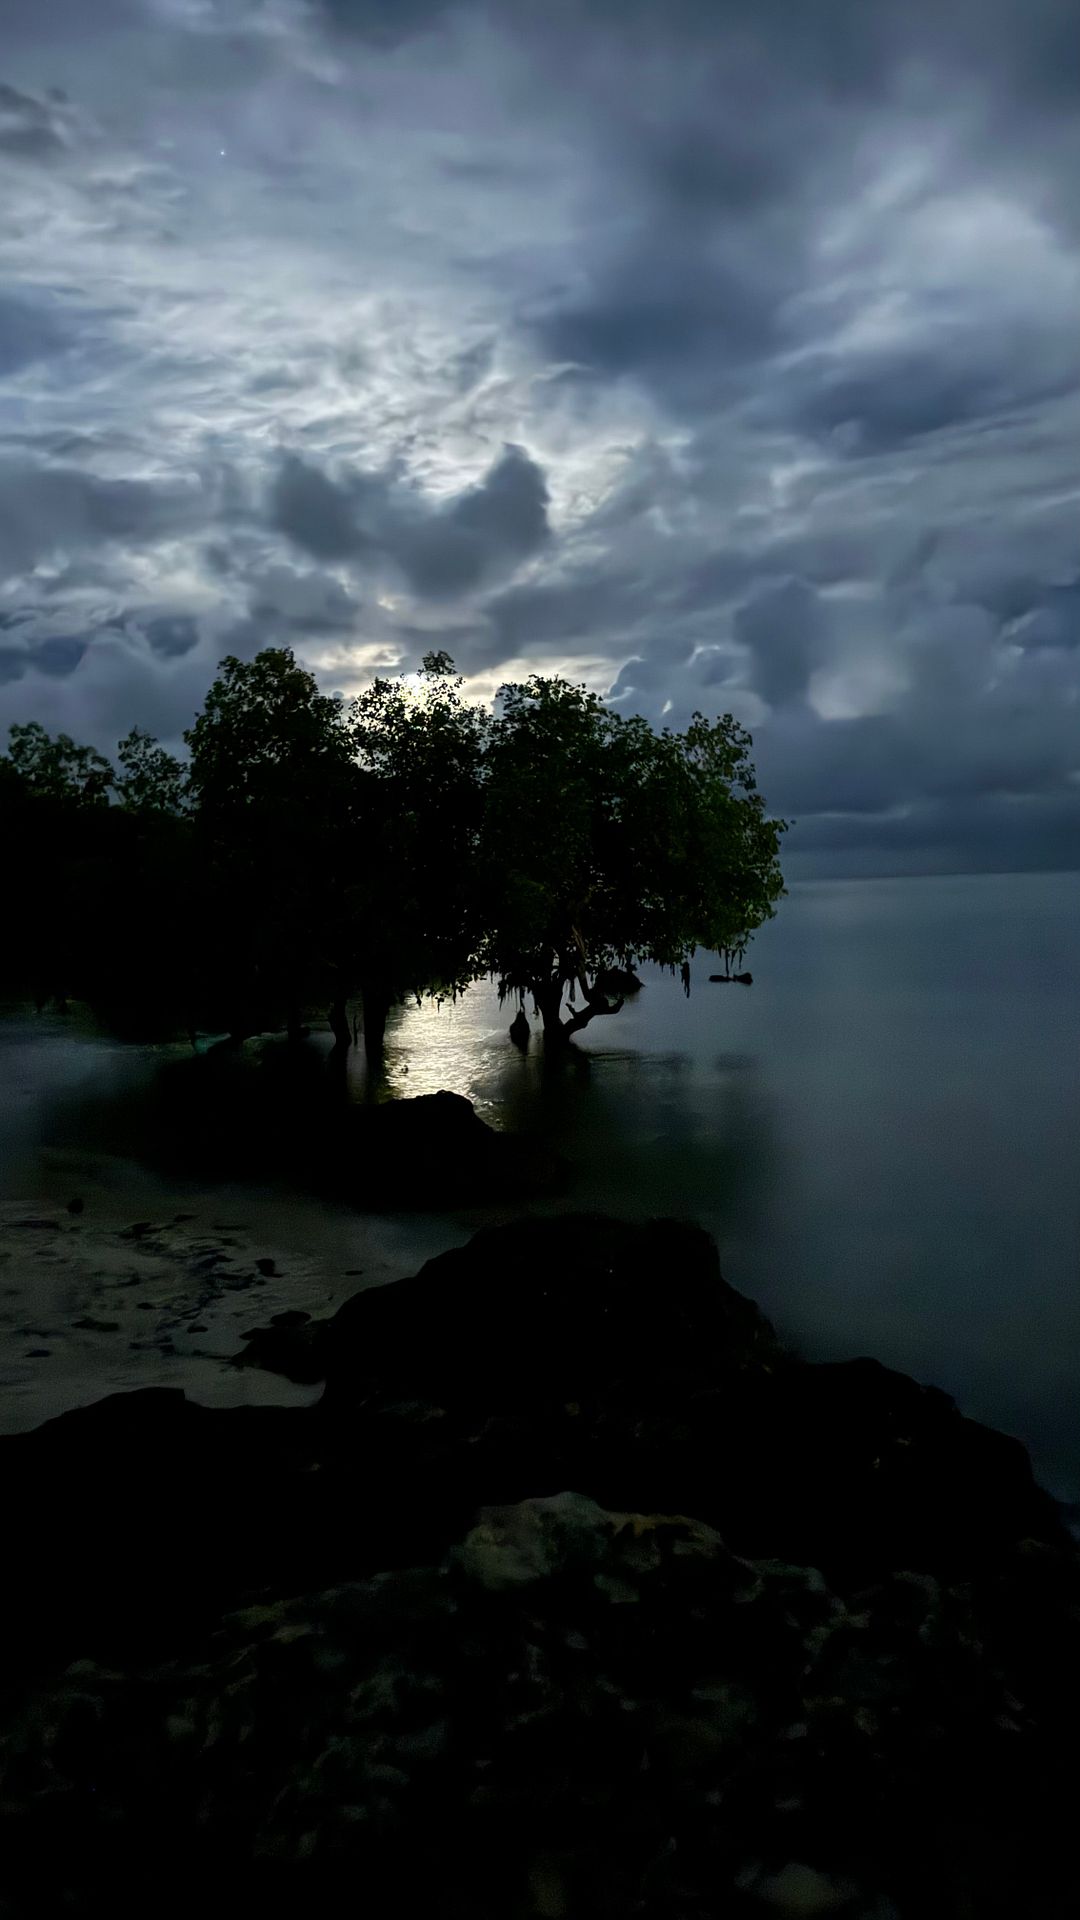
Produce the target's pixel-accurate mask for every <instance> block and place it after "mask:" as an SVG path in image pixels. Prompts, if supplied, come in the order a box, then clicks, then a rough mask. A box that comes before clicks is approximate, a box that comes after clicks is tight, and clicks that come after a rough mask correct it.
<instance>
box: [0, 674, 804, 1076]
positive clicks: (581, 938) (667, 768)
mask: <svg viewBox="0 0 1080 1920" xmlns="http://www.w3.org/2000/svg"><path fill="white" fill-rule="evenodd" d="M184 741H185V745H186V748H187V758H186V759H181V758H177V757H176V756H174V755H173V754H171V753H170V752H168V751H167V750H166V749H165V748H164V747H162V746H161V745H159V743H158V742H157V741H155V740H154V739H153V738H152V737H151V736H150V735H149V734H147V733H145V732H143V731H142V730H141V729H139V728H135V729H133V731H132V732H131V733H129V734H128V736H127V737H126V739H125V740H123V741H122V742H121V743H120V745H119V748H118V755H117V758H118V768H116V769H114V768H113V767H112V766H111V765H110V763H109V761H108V760H107V759H105V758H104V756H103V755H101V754H99V753H97V752H96V751H95V750H94V749H93V748H89V747H82V746H77V745H76V744H75V742H73V741H72V740H70V739H69V738H68V737H67V736H66V735H63V734H61V735H59V736H57V737H56V738H52V737H50V736H49V734H48V733H47V732H46V731H45V729H44V728H42V727H41V726H39V725H38V724H37V723H35V722H31V723H29V724H28V725H25V726H21V727H14V728H12V730H11V740H10V748H9V752H8V754H7V756H6V757H2V758H0V813H2V816H3V826H4V829H5V834H6V839H7V842H8V845H9V846H11V847H13V848H15V849H16V851H15V853H14V855H13V860H14V868H15V877H16V882H17V885H16V899H17V901H18V902H19V903H20V910H19V912H18V921H19V931H18V933H17V936H16V939H15V940H14V942H13V943H12V944H11V946H10V948H9V951H8V954H7V957H6V969H5V970H6V973H7V976H8V984H9V985H11V984H14V983H16V976H18V980H17V984H19V985H22V986H24V987H27V986H29V987H30V988H31V990H33V991H34V992H35V993H36V995H37V997H38V998H39V1000H40V999H42V998H44V997H47V996H49V995H53V994H57V995H62V996H67V995H69V994H70V995H72V996H73V997H82V998H85V999H88V1000H91V1001H92V1002H94V1003H95V1004H98V1005H99V1006H101V1007H103V1008H105V1009H106V1010H107V1011H108V1012H109V1013H110V1015H111V1016H113V1017H117V1018H119V1011H118V1010H120V1009H127V1012H128V1015H129V1016H130V1017H131V1018H132V1019H134V1020H135V1023H136V1024H137V1025H140V1026H142V1027H148V1026H149V1027H152V1028H155V1029H161V1030H177V1029H179V1030H187V1031H194V1029H195V1028H196V1027H197V1026H200V1025H207V1024H209V1025H210V1026H211V1027H220V1026H224V1027H225V1028H226V1029H227V1030H229V1031H231V1032H232V1033H234V1034H235V1035H236V1036H237V1037H241V1036H242V1035H243V1034H244V1033H250V1032H254V1031H258V1030H260V1029H263V1028H266V1027H272V1026H285V1027H287V1028H288V1030H289V1031H290V1032H296V1033H299V1032H300V1031H302V1023H303V1022H304V1021H305V1020H306V1019H307V1018H309V1017H310V1013H311V1009H312V1008H315V1007H320V1008H324V1009H328V1010H329V1020H330V1025H331V1027H332V1030H333V1032H334V1035H335V1038H336V1040H337V1042H338V1044H339V1046H340V1047H341V1048H344V1047H346V1046H347V1045H348V1043H349V1038H350V1032H351V1027H350V1021H349V1017H348V1005H349V1002H350V1001H351V1000H352V999H354V998H358V999H359V1000H360V1001H361V1002H362V1005H363V1016H364V1028H365V1038H366V1041H367V1045H368V1049H369V1053H370V1054H372V1055H374V1056H377V1054H378V1052H379V1049H380V1048H381V1044H382V1033H383V1028H384V1026H385V1022H386V1018H387V1014H388V1013H389V1011H390V1010H391V1008H392V1007H393V1006H394V1005H395V1004H397V1003H398V1002H399V1001H401V1000H402V999H403V998H405V997H407V996H410V995H412V996H417V997H419V996H422V995H424V994H435V995H445V994H453V993H456V992H458V991H460V990H461V989H463V988H464V987H465V986H467V985H468V984H469V983H470V981H473V980H475V979H478V978H480V977H482V976H484V975H490V976H493V977H494V978H495V979H496V980H497V981H498V983H499V986H500V990H501V992H502V993H503V994H504V995H510V996H516V997H517V998H518V999H519V1000H521V1001H524V1000H525V999H526V997H531V998H532V1000H533V1001H534V1003H535V1006H536V1008H537V1009H538V1011H539V1013H540V1014H541V1016H542V1018H543V1022H544V1031H545V1036H546V1038H547V1039H548V1041H549V1043H550V1044H554V1045H558V1044H561V1043H562V1042H563V1041H565V1040H566V1039H567V1038H569V1037H571V1036H572V1035H573V1034H574V1033H575V1032H577V1031H579V1030H580V1029H581V1028H582V1027H584V1026H585V1025H586V1024H587V1023H588V1022H589V1021H590V1020H592V1019H594V1018H596V1017H597V1015H600V1014H610V1013H613V1012H617V1011H618V1008H619V1006H620V1005H621V1001H620V1000H619V998H618V996H617V994H614V993H612V992H610V991H609V990H608V989H609V986H610V981H611V975H612V970H613V969H626V968H630V967H633V966H635V965H636V964H638V963H639V962H641V961H653V962H656V963H658V964H659V965H661V966H664V967H670V968H672V969H677V968H682V969H683V970H684V972H685V970H686V969H687V968H688V964H689V961H690V959H691V958H692V956H693V954H694V952H695V951H696V950H697V949H698V948H699V947H704V948H706V949H708V950H710V951H721V952H725V953H727V954H728V955H734V954H740V953H741V952H742V951H743V950H744V949H745V947H746V945H747V943H748V941H749V940H750V939H751V938H752V936H753V934H754V931H755V930H756V929H757V928H758V927H759V926H760V925H761V924H762V922H763V921H764V920H766V919H768V918H769V917H770V916H771V915H772V913H773V912H774V910H775V905H776V902H777V900H778V898H779V897H780V895H781V893H782V892H783V882H782V877H781V872H780V866H779V858H778V855H779V846H780V839H781V835H782V833H783V831H784V822H783V821H779V820H775V819H772V818H770V817H769V815H768V814H767V812H766V809H765V805H764V802H763V799H762V797H761V795H760V794H759V793H758V791H757V788H756V784H755V778H754V769H753V765H752V762H751V759H750V749H751V740H750V736H749V734H747V733H746V731H745V730H744V729H743V728H742V727H740V726H739V725H738V724H737V722H736V721H734V720H733V719H732V718H731V716H730V715H724V716H722V717H721V718H719V719H714V720H709V719H706V718H705V717H704V716H703V715H700V714H695V716H694V717H693V719H692V721H691V723H690V725H689V726H688V727H687V728H686V729H685V730H684V731H683V732H674V731H671V730H669V729H663V730H662V731H660V732H657V731H655V730H654V729H653V728H652V727H651V726H650V725H649V724H648V723H647V722H646V721H645V720H644V719H642V718H640V717H639V716H635V715H622V714H620V713H619V712H617V711H616V710H615V709H614V708H613V707H611V706H610V705H608V704H607V703H606V702H605V701H604V700H602V699H601V698H600V697H599V696H598V695H596V694H594V693H591V692H589V691H588V690H587V689H586V688H584V687H580V686H574V685H571V684H570V683H569V682H567V681H565V680H563V679H559V678H557V677H549V676H542V675H533V676H532V677H531V678H530V679H528V680H526V681H524V682H522V683H515V684H511V685H508V686H505V687H504V688H503V689H502V690H501V692H500V694H499V696H498V699H497V701H496V703H495V708H494V710H493V711H488V710H486V709H483V708H481V707H479V706H477V705H476V704H475V703H473V702H470V701H469V700H468V699H467V698H466V697H465V691H464V683H463V681H462V680H461V679H460V677H459V676H457V674H456V673H455V670H454V666H453V662H452V661H451V660H450V659H449V657H448V656H447V655H445V654H437V653H433V654H429V655H427V656H426V657H425V659H424V661H423V664H422V667H421V669H420V671H419V673H418V674H415V675H412V676H409V677H407V678H393V679H391V678H379V679H377V680H375V682H374V683H373V684H372V685H371V686H370V687H369V688H367V690H366V691H365V692H363V693H361V694H360V695H359V696H358V697H357V698H356V699H354V700H353V701H352V702H351V703H350V704H348V705H346V704H345V703H344V702H343V701H341V700H340V699H339V698H337V697H335V696H332V695H328V694H325V693H323V692H322V691H321V690H320V688H319V686H318V683H317V681H316V680H315V678H314V676H313V675H312V674H311V673H310V672H308V671H307V669H306V668H304V667H303V666H302V665H301V664H300V663H299V662H297V660H296V659H295V658H294V656H293V654H292V652H291V651H290V650H289V649H287V648H267V649H265V650H264V651H263V652H261V653H259V654H257V655H256V656H255V658H254V659H252V660H247V661H244V660H240V659H237V658H234V657H231V656H230V657H229V658H227V659H225V660H224V661H222V663H221V667H220V670H219V674H218V677H217V679H216V680H215V681H214V684H213V686H212V687H211V688H210V690H209V692H208V694H207V696H206V699H205V701H204V703H203V706H202V709H201V710H200V712H199V713H198V714H197V716H196V717H195V718H194V720H193V723H192V725H191V727H190V728H189V729H188V731H187V732H186V734H185V735H184ZM121 1024H122V1021H121Z"/></svg>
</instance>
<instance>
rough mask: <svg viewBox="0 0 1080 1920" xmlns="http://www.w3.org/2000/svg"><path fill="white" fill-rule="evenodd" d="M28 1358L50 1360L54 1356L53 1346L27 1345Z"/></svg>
mask: <svg viewBox="0 0 1080 1920" xmlns="http://www.w3.org/2000/svg"><path fill="white" fill-rule="evenodd" d="M26 1358H27V1359H28V1360H49V1359H51V1358H52V1348H51V1347H27V1349H26Z"/></svg>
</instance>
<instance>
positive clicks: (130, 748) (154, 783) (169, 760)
mask: <svg viewBox="0 0 1080 1920" xmlns="http://www.w3.org/2000/svg"><path fill="white" fill-rule="evenodd" d="M116 757H117V759H118V760H119V762H120V765H121V767H122V769H123V772H122V773H121V775H120V777H119V779H118V780H117V782H116V790H117V793H118V794H119V797H120V803H121V805H122V806H124V807H126V808H127V810H128V812H129V813H142V814H168V815H173V816H175V815H178V814H181V813H183V812H185V811H186V808H187V805H188V791H187V789H188V772H187V768H186V767H185V766H183V765H182V763H181V762H180V761H179V760H177V759H176V757H175V755H174V754H171V753H169V752H168V751H167V750H166V749H165V748H164V747H162V746H159V745H158V742H157V741H156V740H155V739H154V737H153V735H152V734H150V733H146V732H144V730H143V728H142V727H132V729H131V732H130V733H129V734H127V735H125V737H124V739H123V740H121V742H120V745H119V747H118V748H117V750H116Z"/></svg>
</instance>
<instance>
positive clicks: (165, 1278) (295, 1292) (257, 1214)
mask: <svg viewBox="0 0 1080 1920" xmlns="http://www.w3.org/2000/svg"><path fill="white" fill-rule="evenodd" d="M59 1195H64V1196H65V1197H64V1198H58V1196H59ZM69 1201H75V1202H77V1203H78V1202H81V1207H78V1208H77V1210H76V1211H69V1210H68V1202H69ZM467 1236H468V1230H467V1229H466V1228H459V1227H457V1226H455V1225H453V1224H451V1223H450V1222H448V1221H446V1220H442V1219H425V1218H417V1219H403V1220H400V1221H396V1220H393V1219H389V1218H382V1217H373V1216H362V1215H357V1214H354V1213H351V1212H349V1211H348V1210H346V1209H344V1208H342V1209H337V1208H333V1207H327V1206H325V1205H321V1204H317V1203H315V1202H312V1201H308V1200H306V1199H303V1198H298V1197H297V1196H295V1195H288V1194H276V1193H271V1192H270V1191H262V1190H260V1189H252V1188H245V1187H233V1186H220V1187H214V1188H212V1189H209V1190H205V1189H204V1190H202V1191H198V1190H194V1191H193V1190H190V1189H186V1188H184V1187H183V1186H181V1187H176V1186H172V1185H166V1183H164V1182H158V1181H154V1180H151V1179H149V1178H147V1177H146V1176H144V1175H142V1174H141V1171H140V1170H138V1169H135V1168H133V1167H132V1166H131V1165H130V1163H123V1162H116V1161H110V1160H109V1159H108V1158H107V1157H106V1156H101V1158H100V1159H95V1158H94V1157H88V1156H86V1155H84V1154H79V1155H74V1154H73V1155H62V1154H56V1155H51V1156H49V1162H48V1164H47V1165H46V1166H45V1167H44V1168H43V1170H42V1177H41V1178H40V1179H39V1181H37V1182H36V1183H35V1190H34V1191H32V1192H30V1193H28V1194H27V1195H26V1197H24V1198H20V1199H7V1200H4V1201H2V1202H0V1432H3V1433H21V1432H26V1431H27V1430H28V1429H29V1428H31V1427H34V1426H37V1425H38V1424H39V1423H40V1422H41V1421H42V1420H47V1419H51V1418H52V1417H53V1416H54V1415H56V1414H59V1413H64V1412H67V1411H68V1410H69V1409H71V1408H73V1407H79V1406H85V1405H87V1404H88V1403H89V1402H91V1401H93V1400H98V1399H100V1398H101V1397H102V1396H103V1395H104V1394H107V1393H117V1392H123V1391H125V1390H131V1389H133V1388H137V1387H147V1386H163V1387H182V1388H183V1389H184V1391H185V1392H186V1393H187V1394H188V1396H189V1398H191V1399H192V1400H195V1401H197V1402H199V1403H200V1404H201V1405H204V1406H216V1407H221V1406H248V1405H264V1406H265V1405H279V1406H303V1405H307V1404H309V1403H310V1402H311V1401H313V1400H316V1399H317V1398H318V1396H319V1393H320V1392H321V1388H319V1387H298V1386H294V1385H292V1384H290V1383H289V1382H288V1381H286V1380H281V1379H278V1378H277V1377H275V1376H274V1375H271V1374H267V1373H263V1372H261V1371H260V1370H259V1369H256V1368H238V1367H236V1366H234V1365H233V1364H231V1360H232V1356H234V1355H236V1354H237V1353H238V1352H240V1351H241V1350H242V1348H243V1339H242V1335H243V1333H244V1331H245V1330H246V1329H248V1328H251V1327H255V1326H265V1325H266V1324H267V1323H268V1322H269V1320H270V1319H271V1317H272V1316H273V1315H274V1314H276V1313H282V1312H285V1311H288V1310H295V1309H300V1310H302V1311H304V1312H307V1313H310V1314H312V1315H316V1314H319V1315H322V1314H327V1313H332V1312H333V1311H334V1310H335V1308H336V1307H338V1306H339V1305H340V1304H341V1302H342V1301H343V1300H345V1299H347V1298H348V1296H349V1295H350V1294H353V1293H356V1292H357V1291H359V1290H360V1289H361V1288H363V1287H368V1286H378V1285H380V1284H382V1283H384V1282H386V1281H389V1280H395V1279H399V1278H400V1277H401V1276H402V1275H403V1274H406V1273H411V1272H414V1271H415V1270H416V1268H417V1267H418V1266H420V1265H421V1264H422V1263H423V1261H424V1260H425V1259H427V1258H428V1257H429V1255H431V1254H433V1253H435V1252H438V1251H441V1250H442V1249H443V1248H445V1247H447V1246H450V1245H454V1244H457V1243H458V1242H460V1241H461V1240H463V1239H465V1238H467Z"/></svg>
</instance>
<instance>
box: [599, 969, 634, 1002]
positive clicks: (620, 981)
mask: <svg viewBox="0 0 1080 1920" xmlns="http://www.w3.org/2000/svg"><path fill="white" fill-rule="evenodd" d="M644 985H645V982H644V980H639V979H638V977H637V974H636V973H631V971H630V969H629V967H602V968H601V969H600V972H599V973H598V974H597V976H596V986H597V990H598V991H599V992H600V993H606V994H610V995H611V996H612V997H613V998H614V999H618V998H620V997H621V996H623V995H625V994H628V993H640V992H641V989H642V987H643V986H644Z"/></svg>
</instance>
